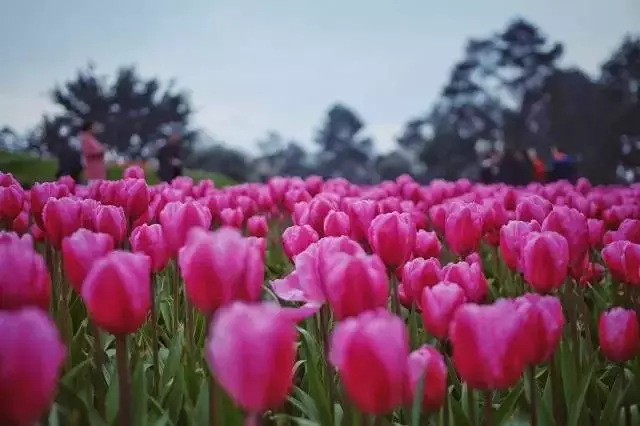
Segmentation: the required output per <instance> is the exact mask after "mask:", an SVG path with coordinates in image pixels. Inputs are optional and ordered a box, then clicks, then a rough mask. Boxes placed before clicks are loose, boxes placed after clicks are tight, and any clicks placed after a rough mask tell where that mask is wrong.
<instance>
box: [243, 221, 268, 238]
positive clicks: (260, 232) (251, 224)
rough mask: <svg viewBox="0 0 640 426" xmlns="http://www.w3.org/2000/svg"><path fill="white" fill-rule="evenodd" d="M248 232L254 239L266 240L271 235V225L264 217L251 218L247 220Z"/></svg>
mask: <svg viewBox="0 0 640 426" xmlns="http://www.w3.org/2000/svg"><path fill="white" fill-rule="evenodd" d="M247 230H248V231H249V234H250V235H252V236H254V237H260V238H265V237H266V236H267V235H269V224H268V223H267V218H266V217H264V216H251V217H250V218H249V219H248V220H247Z"/></svg>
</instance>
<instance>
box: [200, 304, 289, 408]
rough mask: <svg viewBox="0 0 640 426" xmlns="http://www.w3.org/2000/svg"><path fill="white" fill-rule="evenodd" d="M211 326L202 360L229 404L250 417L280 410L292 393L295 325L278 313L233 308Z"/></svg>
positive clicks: (269, 308) (264, 307)
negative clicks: (207, 365) (205, 356)
mask: <svg viewBox="0 0 640 426" xmlns="http://www.w3.org/2000/svg"><path fill="white" fill-rule="evenodd" d="M211 325H212V326H211V330H210V332H209V336H208V338H207V343H206V355H207V360H208V361H209V367H210V368H211V372H212V373H213V375H214V376H215V378H216V380H217V382H218V383H220V386H221V387H222V388H223V389H224V390H225V391H226V392H227V393H228V394H229V396H230V397H231V399H233V401H234V402H235V403H236V404H237V405H238V406H240V407H242V408H243V409H245V410H247V411H249V412H250V413H262V412H263V411H265V410H267V409H269V408H277V407H279V406H280V405H282V403H284V401H285V398H286V397H287V394H288V393H289V391H290V390H291V388H292V387H293V371H294V362H295V358H296V345H295V343H296V330H295V324H294V322H293V321H292V320H291V319H290V318H289V317H288V316H287V315H286V314H285V313H284V311H283V309H281V308H280V307H278V306H277V305H274V304H267V303H264V304H258V305H247V304H244V303H242V302H235V303H233V304H231V305H229V306H227V307H224V308H222V309H220V311H219V312H218V313H217V314H216V315H215V320H213V321H212V323H211ZM238 368H241V369H242V374H238Z"/></svg>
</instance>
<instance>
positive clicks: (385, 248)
mask: <svg viewBox="0 0 640 426" xmlns="http://www.w3.org/2000/svg"><path fill="white" fill-rule="evenodd" d="M415 240H416V226H415V224H414V223H413V221H412V220H411V216H410V215H408V214H407V213H396V212H394V213H385V214H381V215H379V216H377V217H376V218H375V219H373V221H371V226H370V227H369V244H370V245H371V248H372V249H373V251H374V253H376V254H377V255H378V256H380V258H381V259H382V261H383V262H384V263H385V265H387V267H391V268H397V267H398V266H402V265H403V264H404V263H405V262H406V261H407V260H409V258H410V257H411V254H412V253H413V247H414V246H415Z"/></svg>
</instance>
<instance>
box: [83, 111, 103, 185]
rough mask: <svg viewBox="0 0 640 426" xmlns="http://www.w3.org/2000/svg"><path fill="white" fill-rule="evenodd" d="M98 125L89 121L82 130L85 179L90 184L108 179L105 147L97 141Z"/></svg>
mask: <svg viewBox="0 0 640 426" xmlns="http://www.w3.org/2000/svg"><path fill="white" fill-rule="evenodd" d="M97 128H98V126H97V124H96V123H95V122H93V121H91V120H87V121H85V122H84V123H83V124H82V127H81V128H80V134H79V135H78V137H79V139H80V146H81V149H82V157H83V161H84V177H85V179H87V180H88V181H89V182H91V181H94V180H99V179H106V178H107V167H106V165H105V161H104V154H105V153H104V146H103V145H102V144H101V143H100V142H98V139H96V133H97Z"/></svg>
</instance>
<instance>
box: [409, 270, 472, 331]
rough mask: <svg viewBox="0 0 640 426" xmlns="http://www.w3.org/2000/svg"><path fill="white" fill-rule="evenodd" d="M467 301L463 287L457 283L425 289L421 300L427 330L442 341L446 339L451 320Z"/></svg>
mask: <svg viewBox="0 0 640 426" xmlns="http://www.w3.org/2000/svg"><path fill="white" fill-rule="evenodd" d="M466 299H467V297H466V296H465V293H464V290H463V289H462V287H460V286H459V285H458V284H455V283H450V282H447V281H441V282H440V283H438V284H436V285H435V286H433V287H425V288H424V290H423V291H422V297H421V299H420V307H421V308H422V322H423V323H424V328H425V330H426V331H428V332H429V333H430V334H432V335H433V336H435V337H436V338H438V339H440V340H444V339H446V338H447V336H448V335H449V325H450V324H451V320H452V319H453V316H454V314H455V313H456V311H457V310H458V308H459V307H460V306H462V304H463V303H465V302H466Z"/></svg>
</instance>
